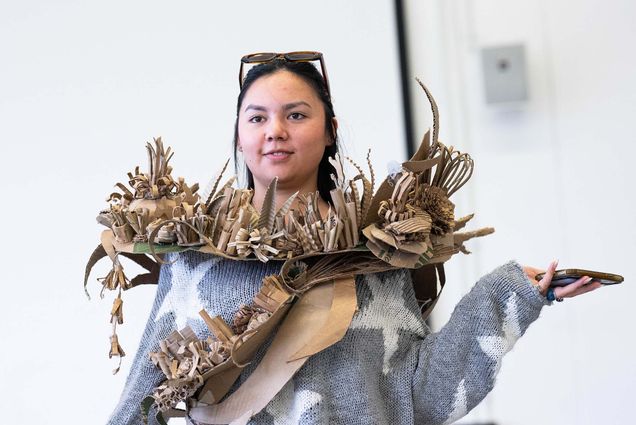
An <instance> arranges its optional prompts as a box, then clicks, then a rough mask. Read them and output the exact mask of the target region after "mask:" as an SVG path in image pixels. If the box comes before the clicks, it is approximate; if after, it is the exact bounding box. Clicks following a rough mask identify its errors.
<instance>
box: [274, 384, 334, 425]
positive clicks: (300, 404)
mask: <svg viewBox="0 0 636 425" xmlns="http://www.w3.org/2000/svg"><path fill="white" fill-rule="evenodd" d="M321 400H322V395H320V394H318V393H317V392H314V391H310V390H301V391H298V392H297V393H295V392H294V382H293V381H289V382H288V383H287V384H285V386H284V387H283V388H282V389H281V390H280V392H279V393H278V394H277V395H276V397H274V399H273V400H272V401H271V402H270V403H269V404H268V405H267V407H266V408H265V410H266V411H267V413H269V414H270V415H272V417H273V418H274V425H296V424H298V423H300V418H301V417H302V415H303V413H305V412H306V411H307V409H310V408H312V407H314V406H315V405H316V404H318V403H320V401H321Z"/></svg>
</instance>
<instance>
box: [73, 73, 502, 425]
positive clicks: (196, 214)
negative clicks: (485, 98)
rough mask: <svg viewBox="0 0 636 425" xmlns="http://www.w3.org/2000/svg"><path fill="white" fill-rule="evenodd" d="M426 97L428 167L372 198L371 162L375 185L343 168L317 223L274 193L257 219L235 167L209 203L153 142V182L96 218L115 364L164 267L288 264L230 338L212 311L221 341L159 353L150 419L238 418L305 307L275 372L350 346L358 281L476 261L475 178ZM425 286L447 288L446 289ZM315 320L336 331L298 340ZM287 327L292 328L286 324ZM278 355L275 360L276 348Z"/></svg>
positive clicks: (214, 185) (406, 169)
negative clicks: (111, 294)
mask: <svg viewBox="0 0 636 425" xmlns="http://www.w3.org/2000/svg"><path fill="white" fill-rule="evenodd" d="M418 82H419V80H418ZM420 84H421V83H420ZM422 88H423V89H424V91H425V92H426V94H427V96H428V98H429V100H430V102H431V107H432V109H433V117H434V123H433V132H432V135H431V133H430V132H427V133H426V135H425V136H424V138H423V140H422V143H421V145H420V147H419V149H418V151H417V153H416V154H415V155H414V156H413V157H412V158H411V159H410V160H409V161H406V162H404V163H403V164H402V168H401V170H400V171H399V172H397V173H396V174H394V175H392V176H389V177H387V178H386V179H385V180H384V181H383V182H382V184H381V185H380V187H379V189H378V190H377V191H376V192H375V194H374V193H373V189H374V183H375V175H374V173H373V169H372V168H371V164H370V161H369V156H368V155H367V163H368V164H369V176H367V175H366V174H365V173H364V171H363V170H362V168H361V167H360V166H359V165H358V164H356V163H355V162H353V161H352V160H351V159H349V158H347V162H348V163H349V164H351V166H352V168H354V169H355V170H356V172H357V174H355V175H354V177H353V178H350V179H348V178H347V177H346V175H345V171H344V165H345V164H344V162H343V161H342V160H341V158H340V157H339V156H336V157H335V158H332V159H331V163H332V165H333V166H334V169H335V170H336V174H335V175H332V179H333V181H334V184H335V188H334V189H333V190H332V191H331V198H332V205H331V206H330V208H329V210H328V212H327V214H326V215H325V216H322V215H321V212H320V211H319V209H318V196H319V195H318V193H310V194H298V193H295V194H293V195H292V196H291V197H290V198H289V199H288V200H287V201H286V202H285V203H284V204H283V205H282V206H281V207H280V208H278V209H277V208H276V206H275V203H274V200H275V199H276V196H275V194H276V187H277V179H274V180H273V181H272V182H271V184H270V185H269V187H268V189H267V192H266V194H265V197H264V201H263V206H262V208H261V210H260V211H257V210H256V209H255V208H254V207H253V206H252V195H253V192H252V190H249V189H241V188H235V187H233V184H234V182H235V180H236V179H235V177H231V178H230V179H229V180H228V181H227V182H226V183H225V184H223V185H220V182H221V180H222V174H223V172H224V171H225V169H226V168H227V162H226V163H225V166H224V167H223V170H222V171H221V173H219V176H218V177H217V178H215V179H213V181H212V182H211V184H210V186H209V189H208V190H207V191H206V192H207V193H206V194H204V195H203V196H199V195H198V194H197V191H198V185H196V184H195V185H193V186H188V185H186V184H185V182H184V180H183V178H179V179H178V180H174V179H173V178H172V176H171V171H172V169H171V167H170V166H169V165H168V162H169V160H170V158H171V157H172V153H171V149H170V148H168V149H167V150H164V148H163V143H162V142H161V139H155V146H154V147H153V146H152V145H150V144H148V145H147V150H148V155H149V171H148V172H147V173H141V172H140V171H139V167H137V168H136V169H135V172H134V173H129V174H128V177H129V185H130V187H131V188H132V190H130V189H128V188H127V187H126V186H125V185H123V184H121V183H118V184H117V185H116V186H117V187H118V188H119V189H120V190H121V191H122V193H113V194H111V195H110V197H109V198H108V201H109V202H110V207H109V209H108V210H107V211H103V212H101V213H100V215H99V216H98V222H100V223H101V224H104V225H105V226H107V227H108V228H109V229H107V230H105V231H104V232H103V233H102V236H101V244H100V245H99V246H98V247H97V249H96V250H95V251H94V252H93V255H92V256H91V258H90V260H89V263H88V264H87V267H86V273H85V279H84V286H85V287H86V284H87V281H88V276H89V273H90V270H91V268H92V266H93V265H94V264H95V263H96V262H97V261H98V260H99V259H100V258H103V257H104V256H107V255H108V256H109V257H110V258H111V260H112V261H113V269H112V271H111V272H110V273H109V274H108V275H107V276H106V277H105V278H102V279H100V280H101V282H102V285H103V289H110V290H115V289H118V290H119V293H118V296H117V298H116V299H115V302H114V305H113V309H112V311H111V323H112V325H113V335H112V336H111V351H110V356H111V357H112V356H119V357H120V359H121V357H122V356H123V355H124V352H123V350H122V349H121V346H120V345H119V341H118V340H117V335H116V332H115V330H116V325H117V324H120V323H121V322H122V321H123V315H122V300H121V290H122V289H128V288H130V287H133V286H136V285H138V284H142V283H156V281H157V277H158V269H159V264H161V263H163V262H164V261H163V259H162V258H161V254H162V253H165V252H175V251H183V250H198V251H201V252H206V253H210V254H213V255H219V256H222V257H225V258H230V259H235V260H260V261H268V260H270V259H283V260H285V262H284V264H283V266H282V268H281V271H280V273H279V274H278V275H274V276H268V277H266V278H265V279H264V280H263V286H262V287H261V290H260V292H259V293H258V295H257V296H256V297H255V299H254V302H253V304H251V305H249V306H237V312H236V316H235V318H234V323H233V326H230V325H228V324H226V323H225V322H223V320H222V319H221V318H220V317H218V316H217V317H214V318H210V317H209V316H208V315H207V313H205V312H204V311H202V312H201V315H202V316H203V318H204V320H205V321H206V323H207V324H208V326H209V328H210V331H211V333H212V335H214V336H213V337H211V338H209V339H208V340H207V341H198V340H196V337H194V336H193V334H192V332H191V330H189V329H187V328H186V329H183V330H181V331H180V332H175V333H174V334H173V335H171V336H170V337H169V338H168V339H167V340H166V341H164V342H163V343H162V346H161V350H160V351H159V352H157V353H154V354H153V361H154V362H155V364H156V365H157V367H160V368H161V370H162V371H163V372H164V374H165V375H166V381H165V382H164V383H163V384H162V385H161V386H160V387H158V388H157V389H156V390H155V392H154V394H153V395H152V397H151V399H150V401H146V402H145V404H144V406H145V408H146V409H148V408H150V406H152V405H154V407H155V408H157V409H158V411H159V413H161V412H167V411H169V410H170V409H172V408H173V407H174V406H175V405H176V404H177V403H178V402H180V401H184V400H185V399H188V398H191V397H194V398H196V399H197V400H198V401H199V402H201V403H207V404H210V405H211V406H215V407H211V408H210V409H211V410H210V409H208V410H205V409H203V410H198V411H197V412H198V413H197V412H195V415H194V416H197V415H198V417H199V419H200V420H201V421H203V422H205V421H206V420H209V421H211V420H219V418H221V417H222V418H231V417H233V415H235V414H239V413H241V412H234V411H230V412H228V411H227V409H226V410H224V407H223V403H221V405H216V404H215V403H218V401H219V400H220V399H221V398H222V397H223V396H224V395H225V394H226V393H227V391H228V390H229V388H230V386H231V384H232V383H233V382H234V381H235V380H236V378H237V377H238V375H239V373H240V370H241V369H242V365H245V364H247V363H248V362H249V361H250V360H251V358H252V356H253V355H254V353H255V352H256V349H257V348H258V347H259V346H260V345H261V344H262V343H263V342H264V341H265V340H266V339H267V338H268V337H269V335H270V334H271V331H272V329H274V327H275V326H276V325H277V324H278V323H279V322H281V320H283V319H284V318H285V317H286V315H287V311H288V309H289V308H290V306H291V305H292V303H294V301H295V300H300V301H301V302H300V303H298V302H297V303H296V304H297V306H295V307H294V309H293V310H292V313H293V314H292V313H290V314H289V317H288V318H287V319H285V323H287V326H288V327H289V328H290V329H292V330H290V331H289V332H295V334H294V338H293V341H306V342H305V343H302V344H301V343H298V344H300V345H297V346H294V347H293V348H294V349H293V350H291V348H290V347H292V346H293V345H294V344H292V343H290V342H289V340H287V342H284V343H281V344H283V347H282V348H281V350H282V351H281V352H284V353H286V354H285V355H284V356H287V357H286V358H282V359H279V358H274V359H272V360H271V362H274V363H276V362H277V361H282V362H283V363H284V364H282V363H281V364H280V365H278V366H279V367H278V369H276V368H275V369H276V370H281V371H287V372H285V373H292V374H293V371H291V369H289V367H288V366H286V365H287V363H289V362H293V361H299V360H302V359H305V360H306V359H307V358H308V357H309V356H310V355H312V354H314V353H316V352H318V351H320V350H322V349H324V348H326V347H328V346H330V345H331V344H333V343H335V342H337V341H338V340H339V339H340V338H342V336H343V335H344V331H346V329H347V327H348V326H349V322H350V320H351V317H352V316H353V313H354V312H355V308H356V302H355V288H354V283H353V282H354V281H353V279H352V276H354V275H356V274H366V273H376V272H380V271H385V270H390V269H395V268H411V269H417V268H420V267H422V266H425V265H430V264H441V263H443V262H445V261H447V260H448V259H449V258H450V257H451V256H452V255H454V254H456V253H458V252H460V251H461V252H464V253H468V250H467V249H466V248H465V246H464V242H465V241H466V240H468V239H470V238H473V237H476V236H483V235H486V234H489V233H492V232H493V231H494V230H493V229H491V228H483V229H479V230H476V231H473V232H466V233H459V232H458V231H459V230H461V229H462V228H463V227H464V226H465V225H466V223H467V222H468V221H469V220H470V219H471V218H472V215H469V216H466V217H463V218H459V219H456V218H455V205H454V204H453V203H452V202H451V201H450V200H449V197H450V196H451V195H453V193H455V192H456V191H457V190H459V189H460V188H461V187H462V186H463V185H464V184H465V183H466V182H467V181H468V179H469V178H470V177H471V175H472V172H473V165H474V164H473V161H472V159H471V157H470V156H469V155H468V154H465V153H461V152H459V151H456V150H454V149H453V148H452V147H446V146H444V145H443V144H442V143H440V142H439V141H438V138H437V137H438V132H439V129H438V127H439V126H438V112H437V106H436V105H435V101H434V100H433V98H432V96H431V95H430V93H429V92H428V90H427V89H426V87H424V86H423V85H422ZM294 205H295V206H296V207H295V208H293V206H294ZM119 256H126V257H128V258H131V259H133V260H134V261H136V262H137V263H139V264H140V265H142V266H143V267H144V268H146V269H147V270H148V273H146V274H143V275H140V276H137V277H135V278H134V279H132V280H128V279H127V278H126V276H125V275H124V272H123V268H122V265H121V263H120V262H119ZM153 258H154V259H155V260H156V262H155V261H153ZM336 282H339V284H337V285H336V284H335V283H336ZM426 284H428V285H435V286H436V284H437V281H436V280H434V281H431V282H426ZM325 285H327V286H325ZM326 287H330V288H332V290H331V292H327V293H325V294H323V295H321V297H322V298H315V297H316V295H315V291H325V290H326V289H325V288H326ZM351 288H353V290H352V289H351ZM434 293H436V290H434ZM325 297H326V299H327V300H331V301H332V302H331V301H330V303H329V304H328V305H327V306H323V307H324V308H322V309H321V308H319V307H317V306H316V305H312V308H311V309H309V310H303V309H302V308H303V307H302V306H303V305H304V303H307V302H310V301H311V300H312V299H316V300H319V301H316V303H317V304H320V302H324V300H323V298H325ZM329 297H331V298H329ZM431 298H435V296H433V297H431ZM303 300H305V301H303ZM320 300H322V301H320ZM429 301H433V300H432V299H431V300H429ZM332 306H336V307H333V308H332ZM297 310H300V311H297ZM303 311H305V313H303ZM306 311H313V312H314V313H311V314H322V315H323V316H324V317H323V318H322V320H321V321H319V323H325V324H328V327H324V328H322V329H313V331H312V328H311V326H303V327H298V326H297V325H298V323H296V322H298V321H300V322H303V323H305V325H307V324H308V323H310V322H311V323H313V322H314V320H313V319H311V318H310V317H309V316H307V315H308V314H309V315H311V314H310V313H306ZM315 312H319V313H315ZM427 312H430V308H429V309H428V310H427ZM292 318H293V320H292ZM314 319H315V318H314ZM290 320H291V322H292V323H288V322H290ZM295 321H296V322H295ZM300 322H299V323H300ZM325 326H327V325H325ZM307 332H310V333H311V332H314V333H315V334H307ZM278 334H281V332H280V331H279V332H278ZM283 335H284V332H283ZM316 335H320V337H319V338H316ZM277 338H278V336H277ZM273 346H274V347H276V340H275V341H274V343H273ZM271 350H272V349H271V348H270V351H271ZM290 350H291V351H290ZM278 357H280V355H279V356H278ZM276 364H277V363H276ZM270 366H271V365H270ZM298 367H300V366H298ZM255 376H256V377H258V374H255ZM285 376H286V375H285ZM285 376H283V375H281V376H278V377H276V376H270V377H269V378H263V379H265V380H266V381H267V380H268V379H269V380H270V381H275V382H277V385H278V384H280V386H281V387H282V385H283V384H284V382H286V379H288V378H289V377H291V375H289V376H288V377H287V378H285ZM215 377H216V378H215ZM256 379H258V378H256ZM270 384H271V382H270V383H269V384H267V383H265V384H263V382H255V383H251V384H250V388H259V385H261V386H263V385H265V390H263V391H265V393H267V394H269V395H271V397H273V396H274V395H275V392H274V393H273V394H270V393H271V392H272V391H273V390H272V388H274V387H276V386H277V385H270ZM258 394H260V393H258ZM232 397H235V398H236V397H244V398H245V400H250V401H245V403H248V404H250V406H251V407H250V409H252V411H253V414H256V413H257V412H258V411H259V410H260V408H262V407H264V405H265V404H266V402H267V401H268V400H269V399H267V397H269V396H267V397H265V398H263V397H262V396H255V395H254V394H251V395H250V393H249V391H248V390H245V391H241V390H240V389H239V391H237V395H236V396H235V395H234V394H233V395H232ZM266 399H267V400H266ZM224 403H225V402H224ZM245 403H243V404H245ZM259 403H260V404H259ZM263 403H265V404H263ZM230 404H231V403H230ZM261 404H262V406H261ZM259 406H261V407H260V408H259ZM255 409H256V410H255ZM230 410H231V409H230ZM221 412H224V413H221ZM219 415H220V416H219ZM224 415H225V416H224ZM194 416H193V417H194ZM214 423H217V422H214Z"/></svg>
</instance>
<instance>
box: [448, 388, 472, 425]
mask: <svg viewBox="0 0 636 425" xmlns="http://www.w3.org/2000/svg"><path fill="white" fill-rule="evenodd" d="M466 413H468V401H467V400H466V379H462V380H461V382H460V383H459V385H458V386H457V390H456V391H455V400H454V401H453V411H452V412H451V414H450V415H449V416H448V419H446V421H445V422H444V425H447V424H452V423H453V422H455V421H456V420H457V419H459V418H463V417H464V416H465V415H466Z"/></svg>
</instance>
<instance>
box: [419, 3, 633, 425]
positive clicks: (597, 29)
mask: <svg viewBox="0 0 636 425" xmlns="http://www.w3.org/2000/svg"><path fill="white" fill-rule="evenodd" d="M407 6H408V7H407V10H408V12H409V34H410V37H409V40H410V43H411V48H412V49H411V50H412V54H413V55H414V60H413V63H412V70H411V72H412V74H413V75H418V76H420V77H421V78H423V80H424V81H426V82H428V84H429V88H430V89H431V90H432V91H433V93H434V94H435V95H436V98H437V100H438V103H439V104H440V108H441V123H442V126H441V127H442V130H441V138H442V140H443V141H445V142H447V143H448V144H453V145H455V146H456V147H457V148H459V149H460V150H464V151H468V152H470V153H471V154H472V155H473V157H474V158H475V162H476V170H475V175H474V177H473V179H472V181H471V182H470V183H469V184H468V185H467V186H465V188H464V189H463V190H462V192H463V193H462V194H461V196H460V197H459V198H458V199H457V200H456V202H457V204H458V205H460V206H461V208H460V212H461V213H468V212H473V211H474V212H477V214H478V216H477V217H476V219H475V221H476V223H475V225H474V226H475V227H476V226H477V225H493V226H495V227H496V228H497V233H496V234H495V235H493V236H490V237H488V238H484V239H482V240H478V241H473V242H470V247H471V248H472V249H473V250H474V251H475V254H474V255H472V256H470V257H464V258H455V259H453V260H452V261H451V262H450V263H449V264H448V277H449V282H448V285H447V289H446V290H445V293H444V295H443V297H442V300H441V302H440V306H439V308H438V309H437V311H436V315H435V317H434V325H435V327H436V328H439V327H440V326H442V325H443V323H445V321H446V320H447V318H448V317H449V315H450V313H451V311H452V307H453V306H454V305H455V303H456V302H457V300H458V299H459V297H460V296H461V295H462V294H463V293H465V292H466V291H467V290H468V289H469V287H470V285H472V282H474V281H475V280H476V279H477V278H478V276H480V275H481V274H483V273H485V272H487V271H489V270H491V269H492V268H494V267H496V266H497V265H498V264H500V263H502V262H504V261H506V260H507V259H509V258H516V259H518V260H519V261H521V262H523V263H526V264H531V265H536V266H540V267H545V266H547V264H548V263H549V261H550V260H552V259H553V258H558V259H560V262H561V266H562V267H579V268H589V269H596V270H604V271H609V272H615V273H619V274H622V275H624V276H625V280H626V282H625V283H624V284H623V285H621V286H618V287H608V288H603V289H601V290H599V291H597V292H596V293H594V294H590V295H587V296H584V297H581V298H579V299H576V300H566V302H564V303H563V304H557V305H555V306H553V307H550V308H548V309H546V311H544V312H543V313H542V317H541V319H540V320H539V321H538V322H537V323H536V324H533V325H532V326H531V327H530V329H529V331H528V332H527V334H526V336H524V337H523V338H522V339H521V340H520V341H519V342H518V344H517V347H516V348H515V349H514V350H513V351H512V352H511V353H510V354H509V355H508V357H507V358H506V359H505V360H504V362H503V366H502V369H501V373H500V376H499V378H498V382H497V385H496V387H495V390H494V391H493V392H492V394H491V395H490V396H489V397H488V398H487V399H486V401H485V402H484V403H483V404H482V405H481V406H479V407H478V408H477V409H475V411H474V412H473V413H472V414H471V415H470V416H469V417H468V418H466V419H465V420H463V421H462V422H464V423H475V422H479V421H496V423H498V424H506V425H509V424H536V423H541V424H601V423H607V424H610V423H611V424H614V423H633V421H634V414H633V412H632V405H631V403H632V400H633V398H634V390H633V384H634V382H636V365H635V364H634V358H636V343H634V341H633V338H632V337H631V335H633V330H632V323H633V318H632V314H631V312H632V311H633V308H632V304H633V299H634V297H635V296H636V287H634V282H633V281H634V278H635V277H636V275H635V273H634V271H633V270H632V268H631V267H630V265H631V264H632V261H633V260H632V258H631V257H632V254H633V253H634V252H635V249H634V248H635V244H636V242H635V240H636V230H635V229H636V226H635V224H636V199H635V197H634V188H633V185H634V182H635V179H634V177H633V175H632V174H631V173H632V172H633V165H632V161H633V160H632V158H633V157H634V156H635V155H636V143H635V142H636V137H635V136H634V131H633V129H632V128H631V127H632V123H633V116H634V110H635V109H634V104H635V103H636V82H635V81H634V78H633V76H634V75H635V73H636V57H635V56H634V54H633V46H632V44H633V40H634V39H635V38H636V27H634V26H633V20H634V18H635V17H636V4H635V3H634V2H630V1H627V0H622V1H619V0H612V1H605V2H601V1H593V0H586V1H580V2H568V1H565V0H556V1H550V2H548V1H540V2H533V1H521V0H514V1H510V0H508V1H502V0H481V1H470V0H446V1H434V0H427V1H417V0H412V1H410V2H408V3H407ZM512 43H523V44H524V45H525V46H526V53H527V62H528V76H529V77H528V78H529V95H530V100H529V101H528V102H525V103H523V104H508V105H500V106H489V105H487V104H486V103H485V100H484V99H485V96H484V93H483V84H482V73H481V67H480V49H481V48H482V47H491V46H496V45H505V44H512ZM413 93H414V95H415V96H417V98H416V99H417V108H418V109H417V110H418V117H420V120H419V121H418V127H419V129H418V132H421V131H423V129H424V128H425V127H426V126H428V125H429V124H428V121H429V120H430V117H429V116H428V115H427V112H426V111H427V108H428V106H427V105H426V103H425V98H424V97H423V96H422V95H421V94H419V88H416V87H415V86H414V87H413Z"/></svg>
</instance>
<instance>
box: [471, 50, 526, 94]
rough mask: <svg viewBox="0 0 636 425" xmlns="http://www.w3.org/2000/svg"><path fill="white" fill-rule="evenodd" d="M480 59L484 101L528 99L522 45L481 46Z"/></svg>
mask: <svg viewBox="0 0 636 425" xmlns="http://www.w3.org/2000/svg"><path fill="white" fill-rule="evenodd" d="M481 59H482V67H483V74H484V88H485V94H486V103H502V102H524V101H526V100H528V82H527V76H526V58H525V46H524V45H522V44H515V45H507V46H494V47H487V48H483V49H482V50H481Z"/></svg>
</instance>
